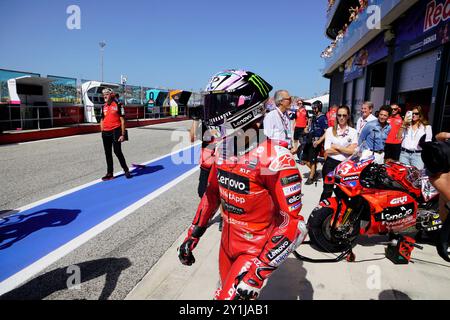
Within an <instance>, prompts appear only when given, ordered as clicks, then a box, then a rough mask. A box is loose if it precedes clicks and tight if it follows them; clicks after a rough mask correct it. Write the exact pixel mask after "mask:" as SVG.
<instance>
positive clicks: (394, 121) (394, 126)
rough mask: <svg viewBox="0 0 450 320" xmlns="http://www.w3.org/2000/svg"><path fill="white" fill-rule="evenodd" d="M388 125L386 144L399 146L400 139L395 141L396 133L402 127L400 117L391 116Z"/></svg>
mask: <svg viewBox="0 0 450 320" xmlns="http://www.w3.org/2000/svg"><path fill="white" fill-rule="evenodd" d="M388 123H389V124H390V125H391V132H389V135H388V137H387V139H386V143H388V144H400V143H402V139H401V138H400V139H397V133H398V131H399V130H400V127H401V126H402V123H403V119H402V116H401V115H399V114H397V115H396V116H392V117H390V118H389V119H388Z"/></svg>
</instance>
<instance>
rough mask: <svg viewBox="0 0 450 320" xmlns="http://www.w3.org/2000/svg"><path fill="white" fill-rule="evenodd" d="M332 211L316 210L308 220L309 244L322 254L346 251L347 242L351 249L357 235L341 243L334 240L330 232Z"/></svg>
mask: <svg viewBox="0 0 450 320" xmlns="http://www.w3.org/2000/svg"><path fill="white" fill-rule="evenodd" d="M332 216H333V210H332V209H331V208H323V207H320V208H316V209H314V211H313V212H312V213H311V215H310V216H309V219H308V235H309V238H310V240H311V244H312V245H314V246H316V247H318V248H319V249H320V250H322V251H324V252H332V253H338V252H343V251H344V250H346V249H348V247H349V242H350V244H351V246H352V247H353V246H354V245H355V240H356V237H357V234H356V235H355V232H354V233H353V234H352V235H351V237H350V238H349V241H347V242H343V241H342V240H339V239H336V238H335V237H334V236H333V234H332V230H331V222H330V221H331V218H332Z"/></svg>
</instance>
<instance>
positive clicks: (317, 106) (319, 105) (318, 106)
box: [311, 100, 323, 112]
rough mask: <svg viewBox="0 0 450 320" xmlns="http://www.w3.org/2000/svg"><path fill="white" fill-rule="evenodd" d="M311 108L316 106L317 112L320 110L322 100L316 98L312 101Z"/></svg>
mask: <svg viewBox="0 0 450 320" xmlns="http://www.w3.org/2000/svg"><path fill="white" fill-rule="evenodd" d="M311 108H312V109H313V110H314V108H317V109H318V110H319V112H322V109H323V104H322V101H320V100H316V101H314V102H313V103H312V105H311Z"/></svg>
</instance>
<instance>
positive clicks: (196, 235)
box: [178, 226, 206, 266]
mask: <svg viewBox="0 0 450 320" xmlns="http://www.w3.org/2000/svg"><path fill="white" fill-rule="evenodd" d="M205 230H206V228H201V227H197V226H191V228H190V229H189V232H188V236H187V237H186V239H184V241H183V244H182V245H181V246H180V248H178V258H179V259H180V261H181V263H182V264H184V265H185V266H191V265H193V264H194V263H195V258H194V255H193V254H192V251H193V250H194V249H195V247H196V246H197V244H198V241H199V240H200V237H201V236H202V235H203V233H204V232H205Z"/></svg>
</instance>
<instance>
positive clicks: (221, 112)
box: [204, 93, 252, 126]
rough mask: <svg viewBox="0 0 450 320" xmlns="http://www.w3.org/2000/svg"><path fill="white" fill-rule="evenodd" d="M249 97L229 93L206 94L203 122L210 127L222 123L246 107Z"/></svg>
mask: <svg viewBox="0 0 450 320" xmlns="http://www.w3.org/2000/svg"><path fill="white" fill-rule="evenodd" d="M251 98H252V97H251V96H248V97H247V96H243V95H235V94H229V93H220V94H207V95H206V96H205V103H204V105H205V114H204V116H205V118H204V120H205V122H206V124H207V125H210V126H217V125H221V124H223V123H224V121H225V119H226V118H229V117H231V116H232V115H234V114H235V113H236V112H237V111H238V110H240V109H241V108H243V107H245V106H247V105H248V102H250V101H251Z"/></svg>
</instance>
